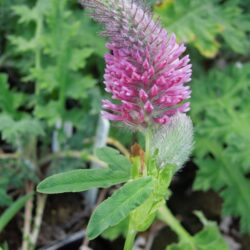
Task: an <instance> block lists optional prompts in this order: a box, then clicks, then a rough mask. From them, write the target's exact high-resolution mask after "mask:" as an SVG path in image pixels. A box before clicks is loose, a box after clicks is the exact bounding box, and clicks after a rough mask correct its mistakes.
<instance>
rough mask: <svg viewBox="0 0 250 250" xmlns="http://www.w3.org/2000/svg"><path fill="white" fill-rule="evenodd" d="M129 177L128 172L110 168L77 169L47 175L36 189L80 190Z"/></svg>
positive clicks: (55, 190) (108, 184) (58, 191)
mask: <svg viewBox="0 0 250 250" xmlns="http://www.w3.org/2000/svg"><path fill="white" fill-rule="evenodd" d="M129 177H130V173H129V172H122V171H113V170H111V169H79V170H73V171H68V172H65V173H61V174H56V175H53V176H50V177H48V178H47V179H45V180H43V181H42V182H40V184H39V185H38V187H37V191H38V192H40V193H47V194H55V193H65V192H82V191H85V190H88V189H91V188H97V187H102V188H104V187H109V186H111V185H115V184H119V183H122V182H125V181H127V180H128V179H129Z"/></svg>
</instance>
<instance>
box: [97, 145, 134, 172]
mask: <svg viewBox="0 0 250 250" xmlns="http://www.w3.org/2000/svg"><path fill="white" fill-rule="evenodd" d="M96 156H97V157H98V158H99V159H100V160H102V161H104V162H106V163H107V164H108V165H109V167H110V169H114V170H120V171H127V170H128V168H130V167H131V163H130V161H129V160H128V159H127V158H126V157H125V156H123V155H121V154H120V153H119V151H117V150H115V149H113V148H110V147H103V148H98V149H96Z"/></svg>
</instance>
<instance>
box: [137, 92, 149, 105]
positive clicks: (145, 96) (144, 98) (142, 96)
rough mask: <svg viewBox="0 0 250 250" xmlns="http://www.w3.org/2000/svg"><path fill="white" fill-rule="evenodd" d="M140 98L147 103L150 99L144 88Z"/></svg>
mask: <svg viewBox="0 0 250 250" xmlns="http://www.w3.org/2000/svg"><path fill="white" fill-rule="evenodd" d="M139 98H140V100H141V101H142V102H144V103H145V102H146V101H147V100H148V94H147V93H146V92H145V91H144V90H143V89H140V91H139Z"/></svg>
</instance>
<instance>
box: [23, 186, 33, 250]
mask: <svg viewBox="0 0 250 250" xmlns="http://www.w3.org/2000/svg"><path fill="white" fill-rule="evenodd" d="M33 190H34V185H33V183H30V182H27V183H26V194H29V193H32V192H33ZM32 210H33V198H31V199H30V200H28V201H27V202H26V205H25V212H24V227H23V241H22V247H21V249H22V250H29V245H30V233H31V222H32Z"/></svg>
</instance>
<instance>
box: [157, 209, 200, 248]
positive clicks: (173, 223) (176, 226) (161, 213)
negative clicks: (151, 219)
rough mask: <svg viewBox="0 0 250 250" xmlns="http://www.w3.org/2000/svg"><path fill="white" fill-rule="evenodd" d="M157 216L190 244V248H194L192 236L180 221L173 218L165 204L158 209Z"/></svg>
mask: <svg viewBox="0 0 250 250" xmlns="http://www.w3.org/2000/svg"><path fill="white" fill-rule="evenodd" d="M158 218H159V219H160V220H162V221H163V222H165V223H166V224H168V225H169V227H170V228H171V229H172V230H173V231H174V232H175V233H176V234H177V235H178V237H179V238H180V239H181V240H183V241H186V242H188V243H189V244H190V246H191V249H193V250H195V249H196V247H195V245H194V242H193V239H192V236H191V235H190V234H189V233H188V232H187V231H186V230H185V228H183V227H182V225H181V224H180V222H179V221H178V220H177V219H176V218H175V216H174V215H173V214H172V212H171V211H170V210H169V209H168V207H166V206H162V207H161V208H160V209H159V210H158Z"/></svg>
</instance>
